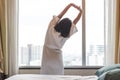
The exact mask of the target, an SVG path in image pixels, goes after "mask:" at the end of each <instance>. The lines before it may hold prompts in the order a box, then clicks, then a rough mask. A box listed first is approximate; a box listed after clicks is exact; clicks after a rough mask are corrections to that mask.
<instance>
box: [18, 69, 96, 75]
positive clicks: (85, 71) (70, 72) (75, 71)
mask: <svg viewBox="0 0 120 80" xmlns="http://www.w3.org/2000/svg"><path fill="white" fill-rule="evenodd" d="M96 70H97V69H65V75H82V76H88V75H95V72H96ZM19 73H20V74H40V69H20V70H19Z"/></svg>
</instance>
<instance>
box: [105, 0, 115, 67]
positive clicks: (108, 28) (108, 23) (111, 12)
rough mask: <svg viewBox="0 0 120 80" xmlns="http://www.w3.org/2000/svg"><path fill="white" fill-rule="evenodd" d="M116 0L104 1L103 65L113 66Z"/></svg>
mask: <svg viewBox="0 0 120 80" xmlns="http://www.w3.org/2000/svg"><path fill="white" fill-rule="evenodd" d="M115 20H116V0H105V32H106V33H105V65H111V64H114V52H115V23H116V22H115Z"/></svg>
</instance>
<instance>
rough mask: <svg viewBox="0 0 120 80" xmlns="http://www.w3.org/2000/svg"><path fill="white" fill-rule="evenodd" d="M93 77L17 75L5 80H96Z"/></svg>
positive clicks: (95, 77)
mask: <svg viewBox="0 0 120 80" xmlns="http://www.w3.org/2000/svg"><path fill="white" fill-rule="evenodd" d="M97 79H98V77H97V76H95V75H91V76H74V75H40V74H19V75H14V76H11V77H9V78H7V79H5V80H97Z"/></svg>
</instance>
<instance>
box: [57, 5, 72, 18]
mask: <svg viewBox="0 0 120 80" xmlns="http://www.w3.org/2000/svg"><path fill="white" fill-rule="evenodd" d="M71 6H72V4H71V3H70V4H68V5H67V6H66V7H65V8H64V9H63V11H62V12H61V13H60V14H59V15H58V17H59V18H60V19H61V18H62V16H63V15H64V14H65V13H66V12H67V10H68V9H69V8H70V7H71Z"/></svg>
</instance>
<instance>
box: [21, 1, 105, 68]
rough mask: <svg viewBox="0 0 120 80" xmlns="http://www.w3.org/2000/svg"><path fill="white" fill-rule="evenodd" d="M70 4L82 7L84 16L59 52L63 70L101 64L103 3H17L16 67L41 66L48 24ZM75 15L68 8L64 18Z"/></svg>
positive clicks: (102, 54)
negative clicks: (17, 46)
mask: <svg viewBox="0 0 120 80" xmlns="http://www.w3.org/2000/svg"><path fill="white" fill-rule="evenodd" d="M82 1H85V4H83V2H82ZM70 2H74V3H75V4H77V5H81V6H82V5H83V6H84V5H85V9H84V10H85V17H82V18H81V20H80V21H79V23H78V24H77V25H76V26H77V28H78V30H79V31H78V32H77V33H76V34H74V35H73V36H72V37H71V38H70V39H69V40H68V41H67V42H66V43H65V45H64V47H63V49H62V51H63V60H64V65H65V67H68V66H103V65H104V31H105V30H104V0H69V1H68V0H51V1H47V0H19V66H40V65H41V58H42V47H43V43H44V37H45V33H46V30H47V27H48V23H49V21H50V20H51V18H52V16H53V15H57V14H59V12H61V11H62V10H63V9H64V7H65V6H66V5H67V4H68V3H70ZM71 13H72V14H71ZM77 13H78V12H77V10H74V9H73V8H71V9H70V10H69V11H68V12H67V13H66V14H65V16H69V17H70V18H71V19H72V20H73V19H74V18H75V17H76V14H77Z"/></svg>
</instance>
